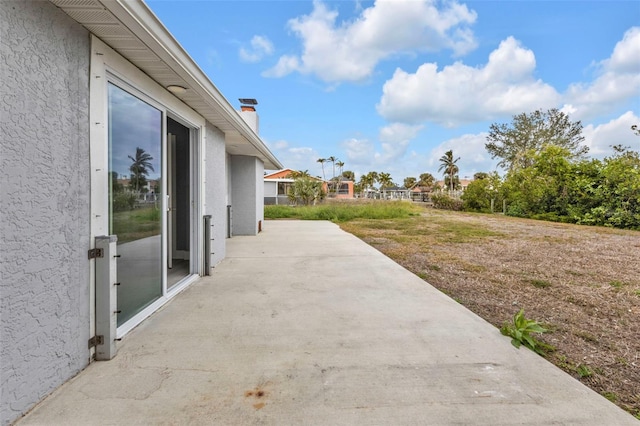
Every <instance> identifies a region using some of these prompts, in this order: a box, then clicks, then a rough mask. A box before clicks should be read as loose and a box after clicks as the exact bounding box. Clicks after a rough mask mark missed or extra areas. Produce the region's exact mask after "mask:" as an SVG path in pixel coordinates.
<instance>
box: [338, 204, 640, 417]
mask: <svg viewBox="0 0 640 426" xmlns="http://www.w3.org/2000/svg"><path fill="white" fill-rule="evenodd" d="M340 226H341V227H342V228H343V229H344V230H346V231H348V232H350V233H352V234H354V235H356V236H358V237H359V238H361V239H363V240H364V241H365V242H367V243H368V244H370V245H372V246H374V247H375V248H377V249H378V250H380V251H381V252H383V253H385V254H386V255H387V256H389V257H390V258H392V259H394V260H395V261H396V262H398V263H399V264H401V265H402V266H404V267H405V268H407V269H409V270H410V271H412V272H414V273H415V274H416V275H418V276H419V277H421V278H423V279H424V280H425V281H427V282H428V283H429V284H431V285H433V286H434V287H436V288H438V289H439V290H440V291H442V292H444V293H446V294H448V295H449V296H450V297H452V298H453V299H454V300H456V301H458V302H459V303H461V304H463V305H464V306H466V307H467V308H469V309H470V310H472V311H473V312H475V313H476V314H478V315H479V316H481V317H482V318H484V319H486V320H487V321H489V322H491V323H492V324H494V325H495V326H496V327H500V326H501V325H502V324H503V323H504V322H507V321H511V319H512V317H513V315H514V314H515V313H517V312H518V311H519V310H520V309H521V308H524V310H525V316H526V318H529V319H533V320H537V321H539V322H540V323H542V324H543V325H544V326H545V327H546V328H548V329H550V332H549V333H546V334H544V335H541V336H540V338H539V340H541V341H543V342H545V343H547V344H550V345H553V346H554V347H555V348H556V350H555V351H552V352H549V353H548V354H547V355H546V357H547V358H548V359H549V361H551V362H553V363H554V364H555V365H557V366H558V367H560V368H562V369H563V370H565V371H566V372H568V373H569V374H571V375H572V376H574V377H575V378H576V379H577V380H580V381H581V382H583V383H584V384H585V385H587V386H589V387H591V388H592V389H593V390H595V391H596V392H598V393H600V394H601V395H603V396H604V397H605V398H607V399H609V400H611V401H613V402H615V403H616V404H618V405H619V406H620V407H622V408H624V409H626V410H627V411H629V412H631V413H632V414H633V415H635V416H636V417H638V418H639V419H640V232H638V231H624V230H614V229H609V228H597V227H587V226H576V225H567V224H560V223H552V222H542V221H534V220H527V219H517V218H510V217H504V216H501V215H481V214H469V213H456V212H448V211H440V210H433V209H425V211H424V212H423V213H422V214H421V216H419V217H409V218H404V219H391V220H369V219H366V220H364V219H360V220H354V221H350V222H346V223H341V224H340ZM496 332H497V331H496ZM505 339H507V337H505ZM521 350H526V349H525V348H522V349H521Z"/></svg>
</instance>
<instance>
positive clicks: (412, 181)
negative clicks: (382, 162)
mask: <svg viewBox="0 0 640 426" xmlns="http://www.w3.org/2000/svg"><path fill="white" fill-rule="evenodd" d="M403 184H404V187H405V188H407V189H410V188H411V187H412V186H413V185H415V184H416V178H414V177H413V176H409V177H406V178H404V182H403Z"/></svg>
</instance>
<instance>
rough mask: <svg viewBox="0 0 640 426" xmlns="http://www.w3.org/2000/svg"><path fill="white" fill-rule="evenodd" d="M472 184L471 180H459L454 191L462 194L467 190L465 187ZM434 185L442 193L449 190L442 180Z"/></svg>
mask: <svg viewBox="0 0 640 426" xmlns="http://www.w3.org/2000/svg"><path fill="white" fill-rule="evenodd" d="M471 182H473V179H459V186H458V187H457V188H456V189H455V190H456V191H460V192H464V191H465V189H467V186H469V184H470V183H471ZM436 185H437V186H439V187H440V188H442V190H443V191H446V190H448V189H449V187H448V186H447V185H445V182H444V180H439V181H437V182H436Z"/></svg>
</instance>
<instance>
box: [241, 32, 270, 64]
mask: <svg viewBox="0 0 640 426" xmlns="http://www.w3.org/2000/svg"><path fill="white" fill-rule="evenodd" d="M250 45H251V47H249V48H245V47H241V48H240V51H239V52H238V54H239V55H240V59H242V60H243V61H244V62H259V61H260V60H261V59H262V58H264V57H265V56H269V55H271V54H272V53H273V44H272V43H271V41H270V40H269V39H268V38H267V37H264V36H259V35H256V36H253V38H252V39H251V43H250Z"/></svg>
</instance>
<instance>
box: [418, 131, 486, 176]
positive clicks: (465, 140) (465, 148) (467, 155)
mask: <svg viewBox="0 0 640 426" xmlns="http://www.w3.org/2000/svg"><path fill="white" fill-rule="evenodd" d="M486 142H487V133H485V132H482V133H477V134H466V135H462V136H460V137H457V138H453V139H449V140H447V141H445V142H443V143H441V144H440V145H438V146H437V147H435V148H433V149H432V150H431V153H430V154H429V159H428V162H427V164H428V166H429V170H434V171H436V170H438V168H439V167H440V162H439V160H440V158H441V157H442V156H443V155H444V153H445V152H447V151H449V150H453V155H454V157H456V158H457V157H460V160H459V161H458V162H457V163H456V164H457V165H458V168H459V169H460V173H459V175H460V177H461V178H465V177H466V178H472V177H473V175H474V173H476V172H491V171H494V170H495V169H496V163H497V161H496V160H492V159H491V155H489V153H488V152H487V151H486V149H485V147H484V144H485V143H486ZM434 176H435V173H434ZM436 178H437V179H442V176H436Z"/></svg>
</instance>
